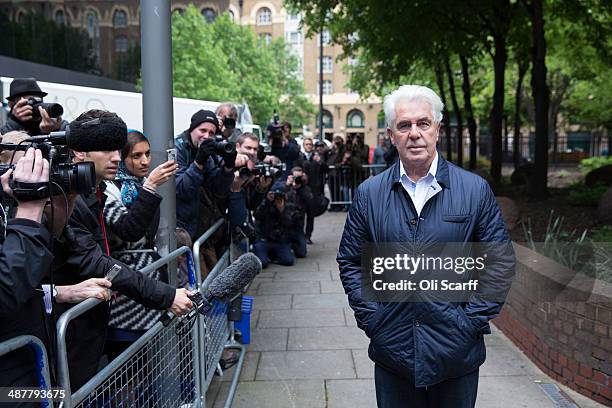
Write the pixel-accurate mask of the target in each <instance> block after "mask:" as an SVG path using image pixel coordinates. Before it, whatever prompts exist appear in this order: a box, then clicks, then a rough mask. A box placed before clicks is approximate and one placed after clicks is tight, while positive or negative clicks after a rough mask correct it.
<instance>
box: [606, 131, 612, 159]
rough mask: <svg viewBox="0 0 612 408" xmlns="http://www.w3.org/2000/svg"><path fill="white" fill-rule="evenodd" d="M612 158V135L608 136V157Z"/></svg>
mask: <svg viewBox="0 0 612 408" xmlns="http://www.w3.org/2000/svg"><path fill="white" fill-rule="evenodd" d="M610 156H612V135H611V134H608V154H607V155H606V157H610Z"/></svg>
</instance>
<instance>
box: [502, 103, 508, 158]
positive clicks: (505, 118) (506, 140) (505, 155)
mask: <svg viewBox="0 0 612 408" xmlns="http://www.w3.org/2000/svg"><path fill="white" fill-rule="evenodd" d="M509 138H510V136H509V135H508V112H504V154H503V160H508V156H509V154H508V152H509V151H510V145H509V142H510V139H509ZM503 160H502V164H503Z"/></svg>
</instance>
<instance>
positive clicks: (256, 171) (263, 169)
mask: <svg viewBox="0 0 612 408" xmlns="http://www.w3.org/2000/svg"><path fill="white" fill-rule="evenodd" d="M286 168H287V166H286V165H285V163H282V164H278V165H272V164H268V163H259V164H256V165H255V167H253V168H252V169H249V168H247V167H242V168H240V170H239V171H240V177H242V179H244V180H246V179H248V178H250V177H252V176H255V177H260V176H264V177H270V178H271V179H273V180H278V179H279V178H280V177H281V176H282V175H283V172H284V171H285V169H286Z"/></svg>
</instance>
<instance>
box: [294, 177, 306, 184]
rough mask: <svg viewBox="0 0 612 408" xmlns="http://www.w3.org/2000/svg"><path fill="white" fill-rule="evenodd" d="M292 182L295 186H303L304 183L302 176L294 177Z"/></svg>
mask: <svg viewBox="0 0 612 408" xmlns="http://www.w3.org/2000/svg"><path fill="white" fill-rule="evenodd" d="M293 181H294V182H295V184H303V183H304V177H302V176H295V177H294V178H293Z"/></svg>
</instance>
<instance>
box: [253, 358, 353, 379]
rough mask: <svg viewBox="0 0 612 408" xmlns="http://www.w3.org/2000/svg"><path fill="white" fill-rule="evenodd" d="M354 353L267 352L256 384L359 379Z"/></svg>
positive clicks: (261, 359) (259, 368) (258, 370)
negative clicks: (278, 381) (280, 381)
mask: <svg viewBox="0 0 612 408" xmlns="http://www.w3.org/2000/svg"><path fill="white" fill-rule="evenodd" d="M355 377H356V374H355V368H354V366H353V358H352V356H351V352H350V350H323V351H321V350H319V351H286V352H282V351H266V352H262V353H261V357H260V360H259V367H258V369H257V375H256V376H255V378H256V380H259V381H261V380H281V379H286V380H290V379H294V380H297V379H335V378H355Z"/></svg>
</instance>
